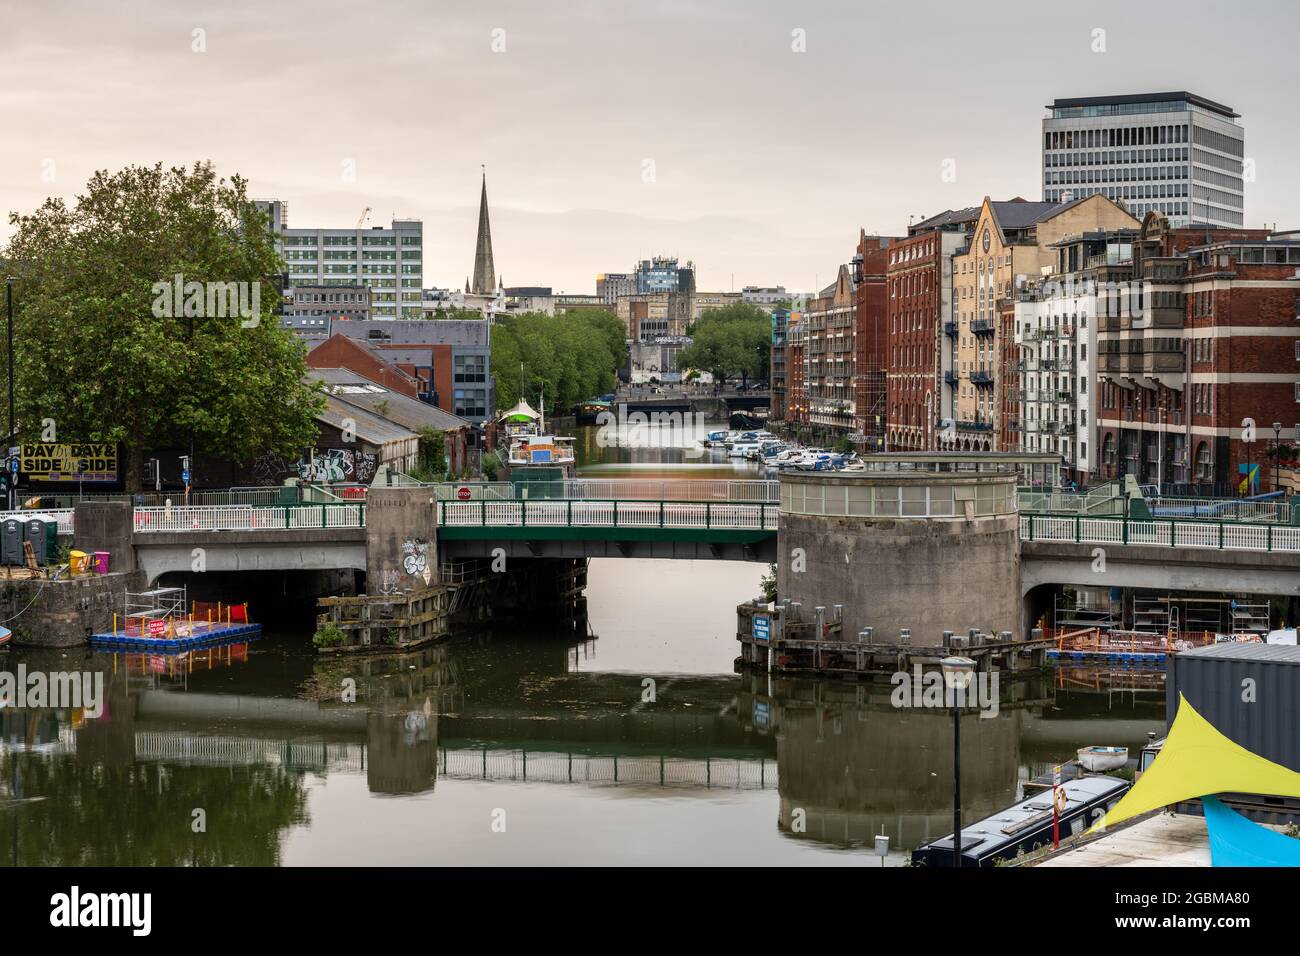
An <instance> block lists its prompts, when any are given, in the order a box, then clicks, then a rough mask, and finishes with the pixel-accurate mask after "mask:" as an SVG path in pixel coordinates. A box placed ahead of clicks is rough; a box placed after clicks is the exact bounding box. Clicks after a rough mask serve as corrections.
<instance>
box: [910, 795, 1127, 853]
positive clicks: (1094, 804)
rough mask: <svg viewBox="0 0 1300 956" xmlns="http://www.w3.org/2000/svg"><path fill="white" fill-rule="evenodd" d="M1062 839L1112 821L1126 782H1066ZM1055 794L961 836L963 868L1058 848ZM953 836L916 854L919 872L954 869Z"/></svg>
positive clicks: (1015, 807)
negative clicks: (1109, 817) (931, 868)
mask: <svg viewBox="0 0 1300 956" xmlns="http://www.w3.org/2000/svg"><path fill="white" fill-rule="evenodd" d="M1057 789H1058V791H1060V790H1063V791H1065V794H1064V796H1063V797H1057V798H1055V799H1058V800H1059V801H1060V802H1061V807H1062V809H1061V811H1060V824H1059V825H1060V836H1061V839H1065V838H1066V837H1070V836H1076V835H1078V834H1080V833H1083V832H1084V831H1085V830H1086V829H1088V828H1089V827H1091V826H1092V825H1093V824H1094V823H1096V822H1097V821H1099V820H1100V819H1101V818H1102V817H1104V816H1105V815H1106V811H1107V810H1109V809H1111V807H1113V806H1115V804H1117V803H1119V801H1120V798H1121V797H1123V796H1124V794H1125V793H1127V792H1128V789H1129V782H1128V781H1127V780H1125V779H1123V778H1122V777H1108V776H1104V775H1098V774H1090V775H1086V776H1083V777H1076V778H1072V779H1069V780H1063V781H1062V782H1061V786H1060V787H1059V788H1057ZM1053 799H1054V798H1053V796H1052V790H1050V789H1048V790H1043V791H1041V792H1039V793H1036V794H1034V795H1033V796H1031V797H1027V798H1025V799H1024V800H1021V801H1020V802H1019V803H1015V804H1012V805H1011V806H1009V807H1007V808H1006V809H1005V810H999V811H998V812H997V813H995V814H993V815H992V816H990V817H986V818H985V819H983V820H980V821H979V822H977V823H972V824H971V825H970V826H968V827H964V828H963V829H962V831H961V865H962V866H964V867H966V866H969V867H979V866H993V865H995V864H997V863H999V862H1001V861H1004V860H1010V859H1012V858H1014V857H1015V856H1017V855H1018V854H1020V853H1022V852H1024V853H1032V852H1033V851H1034V850H1037V849H1039V848H1040V847H1044V846H1050V845H1051V843H1052V820H1053V804H1052V801H1053ZM952 849H953V840H952V834H948V835H947V836H945V837H943V838H942V839H939V840H934V841H932V842H930V843H926V844H923V845H921V846H919V847H917V848H916V849H915V850H913V851H912V865H913V866H939V867H943V866H952Z"/></svg>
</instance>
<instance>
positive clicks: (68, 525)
mask: <svg viewBox="0 0 1300 956" xmlns="http://www.w3.org/2000/svg"><path fill="white" fill-rule="evenodd" d="M73 514H74V512H73V510H72V509H71V508H57V509H54V510H50V511H0V521H4V520H5V519H7V518H17V519H18V520H19V521H29V520H31V519H32V518H53V519H54V520H55V521H57V522H58V523H59V534H72V530H73V521H72V516H73Z"/></svg>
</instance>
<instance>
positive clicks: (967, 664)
mask: <svg viewBox="0 0 1300 956" xmlns="http://www.w3.org/2000/svg"><path fill="white" fill-rule="evenodd" d="M939 666H940V667H942V668H943V679H944V683H946V684H947V685H948V687H949V688H950V689H951V690H965V689H966V688H967V687H969V686H970V682H971V679H972V678H973V677H974V676H975V662H974V661H973V660H971V659H970V658H969V657H945V658H944V659H943V660H941V661H940V662H939Z"/></svg>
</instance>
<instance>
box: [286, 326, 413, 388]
mask: <svg viewBox="0 0 1300 956" xmlns="http://www.w3.org/2000/svg"><path fill="white" fill-rule="evenodd" d="M307 367H308V368H345V369H348V370H349V371H351V372H356V373H357V374H358V375H361V376H363V377H365V378H368V379H370V381H372V382H377V383H378V384H380V385H383V386H384V387H385V388H390V389H392V390H393V391H394V392H397V393H399V394H401V395H407V396H410V397H411V398H419V397H420V393H421V392H422V391H427V390H428V389H427V387H425V388H421V384H422V383H421V382H420V380H419V379H418V378H416V376H415V375H414V374H410V373H408V372H406V371H403V370H402V369H400V368H398V367H397V365H395V364H394V363H392V362H390V361H389V360H388V359H387V358H386V357H384V356H382V355H381V354H379V353H378V352H377V351H376V349H375V347H374V346H371V345H369V344H367V343H365V342H362V341H359V340H358V339H352V338H348V336H346V335H344V334H342V333H341V332H335V333H334V334H333V335H331V336H330V337H329V338H328V339H326V340H325V341H324V342H322V343H320V345H317V346H316V347H315V348H314V349H312V350H311V351H310V352H308V353H307ZM424 384H425V385H426V386H427V383H424Z"/></svg>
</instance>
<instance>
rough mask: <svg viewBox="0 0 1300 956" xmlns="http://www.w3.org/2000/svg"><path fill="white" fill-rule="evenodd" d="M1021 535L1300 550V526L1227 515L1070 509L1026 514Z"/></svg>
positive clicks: (1034, 538) (1092, 541)
mask: <svg viewBox="0 0 1300 956" xmlns="http://www.w3.org/2000/svg"><path fill="white" fill-rule="evenodd" d="M1020 538H1021V540H1022V541H1071V542H1076V543H1084V544H1118V545H1128V544H1132V545H1151V546H1156V547H1167V548H1209V549H1216V550H1224V551H1284V552H1296V551H1300V528H1295V527H1290V526H1287V525H1273V524H1262V525H1252V524H1240V523H1236V522H1228V521H1161V520H1156V521H1134V520H1132V519H1128V518H1083V517H1071V516H1068V515H1023V516H1021V518H1020Z"/></svg>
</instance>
